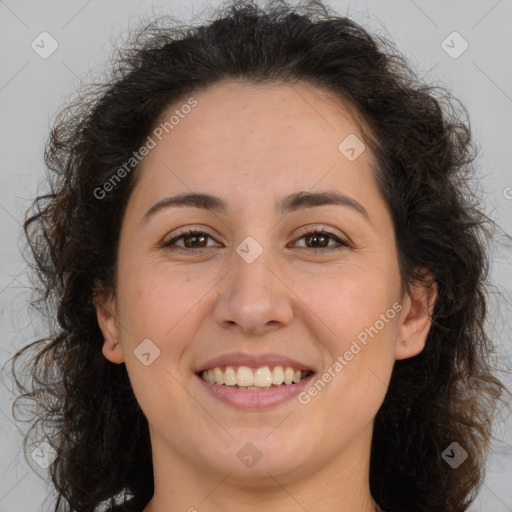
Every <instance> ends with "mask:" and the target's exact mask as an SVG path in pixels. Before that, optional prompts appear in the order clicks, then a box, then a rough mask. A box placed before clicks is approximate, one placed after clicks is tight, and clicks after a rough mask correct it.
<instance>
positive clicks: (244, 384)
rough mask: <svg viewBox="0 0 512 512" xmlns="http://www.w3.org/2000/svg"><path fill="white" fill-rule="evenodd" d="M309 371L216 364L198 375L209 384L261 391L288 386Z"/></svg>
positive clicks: (290, 368) (278, 367)
mask: <svg viewBox="0 0 512 512" xmlns="http://www.w3.org/2000/svg"><path fill="white" fill-rule="evenodd" d="M310 373H311V371H309V370H301V369H298V368H292V367H291V366H274V367H269V366H263V367H260V368H250V367H248V366H225V367H220V366H216V367H215V368H210V369H208V370H203V371H202V372H200V377H201V378H202V379H203V380H204V381H206V382H209V383H211V384H216V385H219V386H228V387H231V388H234V389H242V390H246V391H261V390H267V389H270V388H272V387H278V386H282V385H285V386H290V385H292V384H296V383H298V382H300V381H301V380H302V379H304V378H305V377H307V376H308V375H309V374H310Z"/></svg>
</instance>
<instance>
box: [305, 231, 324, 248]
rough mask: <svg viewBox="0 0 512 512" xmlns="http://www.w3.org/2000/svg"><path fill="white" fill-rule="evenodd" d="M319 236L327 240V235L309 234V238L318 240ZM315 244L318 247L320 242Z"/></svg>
mask: <svg viewBox="0 0 512 512" xmlns="http://www.w3.org/2000/svg"><path fill="white" fill-rule="evenodd" d="M319 238H322V239H324V241H325V238H326V236H325V235H318V234H316V235H310V236H308V240H318V239H319ZM313 245H314V246H315V247H316V246H317V245H318V244H317V243H314V244H313Z"/></svg>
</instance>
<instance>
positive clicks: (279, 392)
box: [196, 373, 314, 410]
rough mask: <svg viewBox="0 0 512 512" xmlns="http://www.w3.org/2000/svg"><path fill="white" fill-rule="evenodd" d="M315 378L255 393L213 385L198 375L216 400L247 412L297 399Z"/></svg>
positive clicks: (307, 378) (309, 377)
mask: <svg viewBox="0 0 512 512" xmlns="http://www.w3.org/2000/svg"><path fill="white" fill-rule="evenodd" d="M313 376H314V374H313V373H311V374H310V375H308V376H307V377H305V378H304V379H302V380H301V381H300V382H297V383H296V384H282V385H281V386H273V387H272V388H270V389H262V390H261V391H256V390H254V391H253V390H243V389H236V388H232V387H229V386H224V385H219V384H212V383H211V382H206V381H205V380H203V379H202V378H201V377H199V375H196V377H197V378H198V379H199V380H200V382H201V385H202V386H203V387H204V389H206V391H208V393H210V394H211V395H213V396H214V397H215V398H217V399H218V400H221V401H222V402H224V403H226V404H228V405H231V406H233V407H236V408H238V409H247V410H251V409H252V410H258V409H263V408H266V407H273V406H276V405H279V404H281V403H283V402H286V401H287V400H290V399H291V398H294V397H296V396H297V395H298V394H299V393H301V392H302V391H303V390H304V388H306V387H307V386H308V384H309V382H310V381H311V379H312V378H313Z"/></svg>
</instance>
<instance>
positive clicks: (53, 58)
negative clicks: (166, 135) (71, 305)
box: [0, 0, 512, 512]
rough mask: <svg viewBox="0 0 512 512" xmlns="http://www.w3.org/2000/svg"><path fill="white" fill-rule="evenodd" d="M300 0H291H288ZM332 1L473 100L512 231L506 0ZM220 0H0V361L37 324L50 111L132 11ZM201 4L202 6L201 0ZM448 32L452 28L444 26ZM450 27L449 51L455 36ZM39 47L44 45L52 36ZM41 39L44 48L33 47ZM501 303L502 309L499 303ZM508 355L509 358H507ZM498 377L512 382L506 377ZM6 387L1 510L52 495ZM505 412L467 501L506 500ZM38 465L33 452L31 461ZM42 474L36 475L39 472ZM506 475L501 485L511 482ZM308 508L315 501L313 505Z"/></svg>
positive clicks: (491, 181)
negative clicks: (33, 230) (28, 236)
mask: <svg viewBox="0 0 512 512" xmlns="http://www.w3.org/2000/svg"><path fill="white" fill-rule="evenodd" d="M294 3H296V2H294ZM326 3H328V5H330V6H332V7H333V8H335V9H336V10H337V11H338V12H339V13H340V14H345V15H347V14H348V15H349V16H350V17H352V18H353V19H354V20H355V21H358V22H360V23H362V24H363V25H364V26H366V27H367V28H369V29H371V30H373V31H376V32H378V33H381V34H384V35H386V34H387V35H388V36H389V37H391V38H392V39H393V40H394V41H395V43H396V44H397V45H398V46H399V48H400V49H401V50H402V51H403V52H404V53H405V54H406V55H407V56H408V57H409V59H410V62H411V63H412V65H413V67H414V68H415V69H416V70H417V71H418V72H419V74H420V75H421V76H424V77H425V79H426V80H428V81H430V82H437V83H438V84H440V85H445V86H447V87H448V88H449V89H450V90H451V91H452V92H453V93H454V94H455V96H457V97H458V98H460V99H461V101H462V102H463V103H464V104H465V105H466V107H467V108H468V110H469V113H470V117H471V123H472V128H473V133H474V136H475V138H476V139H477V141H478V143H479V145H480V147H481V153H480V159H479V166H480V169H481V177H482V179H481V181H480V184H481V186H482V189H483V192H484V193H485V196H484V198H485V202H486V205H487V211H488V212H489V214H490V215H491V217H493V218H494V219H495V220H497V221H498V223H499V224H500V225H501V227H502V228H503V229H504V230H506V231H507V232H509V233H510V232H512V188H508V187H512V173H511V170H510V151H509V150H510V145H511V142H512V138H511V135H512V129H511V121H510V120H511V117H512V64H511V50H512V44H511V43H512V31H511V29H510V20H512V0H499V1H496V0H489V1H487V0H480V1H476V0H472V1H468V0H457V1H455V0H451V1H447V0H442V1H431V0H429V1H427V0H414V1H413V0H390V1H376V0H367V1H362V0H360V1H351V2H346V1H341V0H338V1H335V0H330V1H328V2H326ZM218 4H219V2H218V1H212V2H211V3H207V2H205V1H202V0H201V1H199V0H196V1H188V2H187V1H185V0H182V1H181V2H180V1H176V0H175V1H171V0H168V1H167V2H166V1H164V0H160V1H155V2H148V1H142V2H141V1H136V0H129V1H126V0H123V1H121V0H109V1H100V0H89V1H84V0H80V1H78V0H73V1H64V0H61V1H58V0H49V1H45V2H36V1H27V0H5V1H2V0H0V38H1V45H0V52H1V53H0V58H1V69H2V72H1V75H0V109H1V113H2V117H1V119H2V122H1V126H0V130H1V134H0V147H1V150H0V155H1V167H0V176H1V187H0V230H1V240H2V244H1V246H0V247H1V248H0V315H1V316H0V326H1V332H2V339H1V342H0V364H3V363H4V362H5V361H6V360H7V359H8V358H9V357H10V356H11V355H12V354H13V353H14V351H15V350H16V349H17V348H19V347H20V346H21V345H22V344H23V343H25V342H27V341H28V340H33V339H34V336H35V335H36V334H37V318H34V315H33V314H32V313H30V312H29V311H28V308H27V305H28V301H29V295H28V288H27V285H28V280H27V277H26V275H25V270H26V267H25V263H24V261H23V259H22V258H21V256H20V254H19V246H20V244H21V243H22V238H21V235H20V223H21V222H22V218H23V211H24V209H25V208H26V207H27V206H28V204H29V201H30V199H31V198H33V196H34V195H35V193H36V190H37V185H38V182H39V181H41V180H42V179H43V177H44V171H43V161H42V154H43V145H44V141H45V139H46V137H47V135H48V129H49V123H50V119H51V117H52V116H53V115H54V114H55V113H56V112H57V111H58V110H59V108H60V107H61V106H62V104H63V102H64V100H65V99H66V98H68V97H69V96H70V95H71V94H73V92H74V90H75V89H76V87H77V85H79V84H80V82H81V80H86V81H87V77H86V75H87V73H88V71H89V70H90V69H91V68H97V66H98V65H100V66H101V65H102V63H104V62H105V61H106V59H107V56H108V54H109V51H110V48H111V43H112V41H114V40H116V39H117V38H118V37H119V36H122V35H123V33H124V32H126V29H127V28H128V27H130V26H133V25H135V24H137V20H138V19H139V16H140V15H141V14H142V15H151V14H164V13H167V14H171V15H173V16H176V17H178V18H180V19H182V20H183V21H185V22H192V23H198V22H199V21H202V20H204V19H205V18H204V17H207V16H208V10H209V5H210V6H212V7H215V6H216V5H218ZM205 9H206V11H205ZM43 31H46V32H48V33H49V34H51V36H52V37H53V38H54V39H55V40H56V41H57V43H58V48H57V50H56V51H55V52H54V53H53V54H52V55H50V56H49V57H48V58H46V59H43V58H41V57H40V55H38V54H37V53H36V51H34V50H33V49H32V47H31V43H32V41H34V40H36V42H37V41H40V38H38V36H39V34H41V33H42V32H43ZM453 31H457V32H458V33H460V34H461V36H462V37H463V38H464V40H466V41H467V43H468V45H469V46H468V48H467V50H466V51H465V52H464V53H462V54H461V55H460V56H458V57H457V58H452V57H451V56H450V55H448V54H447V53H446V51H445V50H444V49H443V47H442V42H443V41H444V40H445V39H446V38H447V36H448V35H449V34H451V33H452V32H453ZM452 39H453V37H452ZM452 39H450V38H449V39H448V40H447V43H445V44H448V45H450V46H452V47H453V48H452V49H451V50H450V51H451V52H452V53H453V52H457V53H458V52H460V50H461V49H462V48H463V47H462V44H463V41H462V40H459V39H457V38H455V39H453V42H452ZM45 48H46V50H48V48H50V46H49V42H48V44H46V43H45ZM41 51H42V50H41ZM511 256H512V251H511V250H510V245H509V246H508V247H500V248H499V249H497V250H496V253H495V258H494V260H493V267H492V274H493V278H494V281H495V282H496V283H497V285H498V286H499V291H500V292H501V293H502V294H503V295H502V296H500V297H497V298H496V305H499V308H496V307H495V308H494V310H493V317H492V318H491V320H490V324H491V325H493V327H494V331H495V336H496V339H497V340H498V343H500V344H501V345H502V347H501V348H500V359H501V360H505V358H510V355H511V353H512V349H511V342H510V339H511V338H510V333H511V325H510V323H509V322H508V318H509V317H510V314H509V311H510V291H511V290H512V271H511V259H512V257H511ZM499 311H501V316H499V315H498V314H497V313H498V312H499ZM509 360H510V359H509ZM506 383H507V384H508V385H509V386H511V385H512V381H511V379H510V378H508V379H507V380H506ZM11 402H12V398H11V397H10V395H9V394H8V392H7V390H6V389H5V388H4V387H3V385H2V386H1V387H0V512H18V511H20V510H23V511H24V512H36V511H38V512H39V511H41V510H43V502H44V505H45V507H44V509H47V508H48V507H49V505H50V502H49V501H48V500H46V501H45V498H46V497H48V495H49V488H48V487H47V485H46V483H45V481H44V480H43V478H44V475H45V471H43V470H42V469H41V470H40V471H38V472H37V473H35V472H34V470H32V469H31V468H30V467H29V466H28V465H27V463H26V461H25V459H24V457H23V453H22V451H21V433H22V431H23V430H25V428H26V426H25V425H21V424H15V423H14V422H13V419H12V416H11ZM511 423H512V422H511V416H510V414H509V415H506V413H505V412H503V413H502V415H501V419H500V421H499V422H498V424H497V426H496V435H497V436H498V437H499V438H500V440H501V441H499V442H497V443H494V444H493V454H492V456H491V457H490V458H489V462H488V472H487V476H486V479H485V483H484V486H483V488H482V491H481V493H480V494H479V496H478V498H477V500H476V501H475V503H474V504H473V506H472V507H471V508H470V510H471V511H472V512H476V511H485V512H491V511H492V512H505V511H512V486H511V485H510V482H511V481H512V478H511V477H512V449H511V446H510V445H512V424H511ZM32 466H36V467H37V464H32ZM38 475H39V476H38ZM507 484H508V485H507ZM311 512H312V511H311Z"/></svg>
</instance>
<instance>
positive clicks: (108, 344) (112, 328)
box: [93, 285, 124, 364]
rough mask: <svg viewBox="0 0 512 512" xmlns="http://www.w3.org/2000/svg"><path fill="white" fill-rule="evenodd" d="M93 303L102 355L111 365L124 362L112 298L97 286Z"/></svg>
mask: <svg viewBox="0 0 512 512" xmlns="http://www.w3.org/2000/svg"><path fill="white" fill-rule="evenodd" d="M93 303H94V306H95V308H96V317H97V319H98V325H99V328H100V329H101V332H102V334H103V340H104V341H103V350H102V352H103V355H104V356H105V357H106V358H107V359H108V360H109V361H111V362H112V363H116V364H120V363H122V362H124V355H123V349H122V346H121V343H120V339H119V335H120V329H119V325H118V321H117V308H116V303H115V300H114V297H113V296H112V294H111V293H109V292H107V291H105V289H104V287H102V286H101V285H97V286H96V287H95V290H94V296H93Z"/></svg>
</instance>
